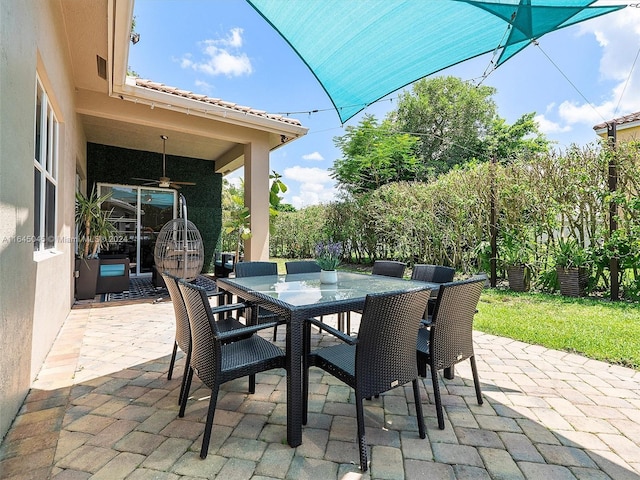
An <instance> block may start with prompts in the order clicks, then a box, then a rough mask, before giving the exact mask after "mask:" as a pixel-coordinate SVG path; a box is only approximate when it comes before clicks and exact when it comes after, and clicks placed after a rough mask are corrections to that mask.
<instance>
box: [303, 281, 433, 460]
mask: <svg viewBox="0 0 640 480" xmlns="http://www.w3.org/2000/svg"><path fill="white" fill-rule="evenodd" d="M429 296H430V291H429V290H428V289H425V288H417V289H413V290H410V291H405V292H395V293H385V294H375V295H373V294H372V295H367V297H366V300H365V305H364V310H363V313H362V323H361V324H360V330H359V332H358V336H357V338H354V337H350V336H349V335H346V334H344V333H342V332H341V331H339V330H337V329H335V328H333V327H330V326H328V325H326V324H324V323H322V322H319V321H318V320H316V319H313V318H312V319H308V320H307V322H305V325H304V328H305V334H304V352H305V355H304V357H303V375H304V378H303V383H302V384H303V393H302V398H303V402H304V403H303V410H302V412H303V424H306V420H307V408H308V394H309V367H311V366H315V367H319V368H321V369H323V370H325V371H326V372H328V373H330V374H332V375H333V376H335V377H336V378H338V379H339V380H341V381H343V382H344V383H346V384H347V385H349V386H350V387H351V388H353V389H354V390H355V397H356V416H357V426H358V445H359V449H360V468H361V469H362V471H366V470H367V443H366V439H365V426H364V423H365V422H364V411H363V400H364V399H365V398H371V397H373V396H377V395H379V394H381V393H384V392H386V391H388V390H391V389H393V388H395V387H402V385H404V384H406V383H408V382H412V383H413V395H414V399H415V407H416V416H417V421H418V430H419V434H420V438H425V427H424V418H423V416H422V403H421V401H420V391H419V384H418V368H417V365H416V357H415V345H416V341H417V336H418V330H419V329H420V320H421V319H422V314H423V313H424V311H425V308H426V307H427V301H428V300H429ZM311 324H313V325H315V326H317V327H318V328H321V329H323V330H326V331H328V332H329V333H331V334H333V335H335V336H336V337H338V338H339V339H340V340H342V341H343V342H345V343H342V344H339V345H334V346H330V347H325V348H320V349H318V350H315V351H313V352H310V332H311V330H310V328H311Z"/></svg>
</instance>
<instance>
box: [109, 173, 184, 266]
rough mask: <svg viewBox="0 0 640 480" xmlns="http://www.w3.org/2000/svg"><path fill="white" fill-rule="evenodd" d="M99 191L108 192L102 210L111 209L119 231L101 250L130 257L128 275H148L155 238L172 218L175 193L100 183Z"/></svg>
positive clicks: (173, 191) (165, 190)
mask: <svg viewBox="0 0 640 480" xmlns="http://www.w3.org/2000/svg"><path fill="white" fill-rule="evenodd" d="M98 193H99V194H100V195H105V194H107V193H111V197H110V198H109V200H107V201H106V202H104V203H103V204H102V209H103V210H106V211H110V212H111V215H110V218H111V221H112V223H113V224H114V225H115V226H116V229H117V231H118V233H117V235H116V236H115V237H114V238H112V239H109V240H110V242H109V245H108V246H106V247H103V248H102V250H101V252H102V253H103V254H107V255H126V256H127V257H129V262H130V265H131V275H144V274H151V273H152V272H153V265H154V261H153V249H154V247H155V243H156V238H157V237H158V233H159V232H160V229H161V228H162V227H163V226H164V224H165V223H167V222H168V221H169V220H172V219H173V218H175V215H176V211H177V192H176V191H175V190H171V189H166V188H149V187H141V186H132V185H111V184H100V183H99V184H98Z"/></svg>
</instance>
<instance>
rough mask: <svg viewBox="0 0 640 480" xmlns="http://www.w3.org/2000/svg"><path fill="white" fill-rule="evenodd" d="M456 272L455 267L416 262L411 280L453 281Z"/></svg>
mask: <svg viewBox="0 0 640 480" xmlns="http://www.w3.org/2000/svg"><path fill="white" fill-rule="evenodd" d="M455 274H456V269H455V268H453V267H445V266H444V265H428V264H424V263H416V264H415V265H414V266H413V270H412V272H411V280H418V281H420V282H432V283H449V282H453V277H454V275H455Z"/></svg>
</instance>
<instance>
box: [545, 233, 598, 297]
mask: <svg viewBox="0 0 640 480" xmlns="http://www.w3.org/2000/svg"><path fill="white" fill-rule="evenodd" d="M554 260H555V264H556V272H557V274H558V283H559V284H560V293H561V294H562V295H566V296H569V297H582V296H584V295H585V294H586V288H587V285H588V283H589V276H590V273H591V272H590V269H591V256H590V254H589V252H588V251H587V250H586V249H585V248H583V247H582V246H580V245H579V244H578V242H577V241H576V240H575V239H573V238H568V239H565V238H560V239H558V244H557V247H556V251H555V254H554Z"/></svg>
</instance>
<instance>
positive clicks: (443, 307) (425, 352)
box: [417, 277, 484, 430]
mask: <svg viewBox="0 0 640 480" xmlns="http://www.w3.org/2000/svg"><path fill="white" fill-rule="evenodd" d="M483 287H484V278H477V277H475V278H471V279H469V280H462V281H459V282H451V283H444V284H442V285H441V286H440V289H439V291H438V299H437V300H436V305H435V309H434V312H433V317H432V318H433V321H432V324H431V328H429V329H426V328H421V329H420V331H419V332H418V343H417V360H418V371H419V372H420V375H421V376H422V377H426V376H427V365H429V367H430V368H431V381H432V383H433V395H434V398H435V402H436V413H437V415H438V428H440V430H443V429H444V415H443V413H442V401H441V399H440V387H439V384H438V371H439V370H444V369H447V368H450V367H453V366H454V365H455V364H456V363H460V362H462V361H464V360H467V359H469V361H470V362H471V372H472V374H473V384H474V386H475V390H476V399H477V401H478V404H479V405H482V403H483V401H482V392H481V391H480V381H479V380H478V369H477V368H476V359H475V354H474V351H473V317H474V315H475V313H476V308H477V306H478V302H479V301H480V294H481V293H482V288H483Z"/></svg>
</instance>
